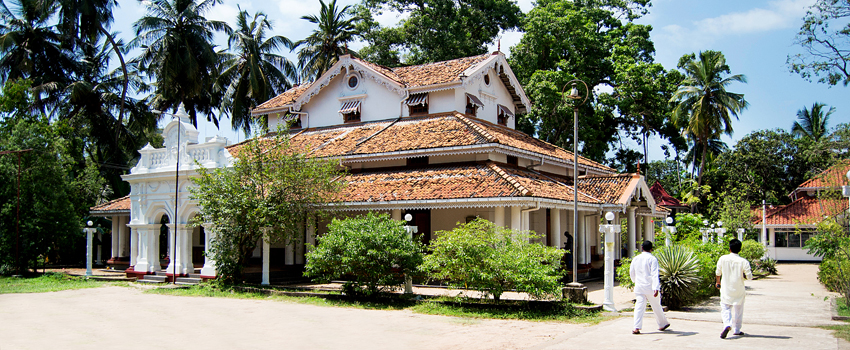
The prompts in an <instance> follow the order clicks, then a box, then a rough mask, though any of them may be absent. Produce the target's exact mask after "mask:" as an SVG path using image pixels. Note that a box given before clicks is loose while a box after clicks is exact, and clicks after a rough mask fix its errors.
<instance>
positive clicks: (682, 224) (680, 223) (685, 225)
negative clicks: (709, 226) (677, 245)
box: [673, 213, 705, 241]
mask: <svg viewBox="0 0 850 350" xmlns="http://www.w3.org/2000/svg"><path fill="white" fill-rule="evenodd" d="M703 220H705V218H704V217H703V216H702V215H701V214H691V213H684V214H678V215H676V234H675V235H674V237H673V240H674V241H699V240H701V239H702V233H701V232H700V229H701V228H703V227H705V225H704V224H703V223H702V222H703Z"/></svg>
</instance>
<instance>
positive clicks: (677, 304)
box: [655, 245, 714, 309]
mask: <svg viewBox="0 0 850 350" xmlns="http://www.w3.org/2000/svg"><path fill="white" fill-rule="evenodd" d="M655 257H656V258H658V274H659V277H660V279H661V301H662V303H664V305H667V306H669V307H670V308H671V309H678V308H681V307H682V306H684V305H685V304H686V303H687V302H689V301H691V300H692V299H693V297H694V295H695V294H696V291H697V290H698V289H699V284H700V282H701V276H700V271H701V267H700V263H699V260H698V259H697V258H696V257H694V254H693V252H692V251H691V250H690V249H688V248H687V247H684V246H681V245H673V246H670V247H664V248H662V249H659V250H658V251H656V252H655ZM712 271H714V270H713V269H712Z"/></svg>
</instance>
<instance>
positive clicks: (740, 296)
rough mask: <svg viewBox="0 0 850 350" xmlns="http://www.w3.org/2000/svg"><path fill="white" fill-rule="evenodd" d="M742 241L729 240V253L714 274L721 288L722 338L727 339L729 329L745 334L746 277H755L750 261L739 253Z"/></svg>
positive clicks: (717, 284) (719, 263)
mask: <svg viewBox="0 0 850 350" xmlns="http://www.w3.org/2000/svg"><path fill="white" fill-rule="evenodd" d="M741 246H742V244H741V241H739V240H737V239H734V238H733V239H732V240H731V241H729V251H730V253H729V254H726V255H724V256H721V257H720V259H718V260H717V269H716V270H715V272H714V274H715V275H717V277H716V279H715V283H716V287H717V288H718V289H720V317H722V318H723V331H722V332H720V338H721V339H726V335H727V334H729V331H730V330H731V331H732V334H734V335H744V332H741V324H742V323H743V321H744V297H745V296H746V291H745V289H744V278H746V279H748V280H751V279H753V271H752V270H751V269H750V262H749V261H747V259H744V258H742V257H740V256H739V255H738V253H740V252H741Z"/></svg>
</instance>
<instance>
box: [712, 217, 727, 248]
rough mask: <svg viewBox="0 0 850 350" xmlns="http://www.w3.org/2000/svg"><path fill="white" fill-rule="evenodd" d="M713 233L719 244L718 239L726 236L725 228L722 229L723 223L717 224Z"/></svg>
mask: <svg viewBox="0 0 850 350" xmlns="http://www.w3.org/2000/svg"><path fill="white" fill-rule="evenodd" d="M714 233H716V234H717V243H720V237H723V235H725V234H726V228H725V227H723V221H718V222H717V228H716V229H714Z"/></svg>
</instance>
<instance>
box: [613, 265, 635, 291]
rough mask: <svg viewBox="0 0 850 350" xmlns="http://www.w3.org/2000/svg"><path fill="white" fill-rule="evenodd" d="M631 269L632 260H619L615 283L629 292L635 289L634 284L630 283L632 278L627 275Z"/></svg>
mask: <svg viewBox="0 0 850 350" xmlns="http://www.w3.org/2000/svg"><path fill="white" fill-rule="evenodd" d="M631 267H632V258H622V259H620V266H617V282H619V283H620V287H623V288H628V289H629V290H631V289H633V288H634V287H635V282H634V281H632V276H631V275H630V274H629V269H630V268H631Z"/></svg>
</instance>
